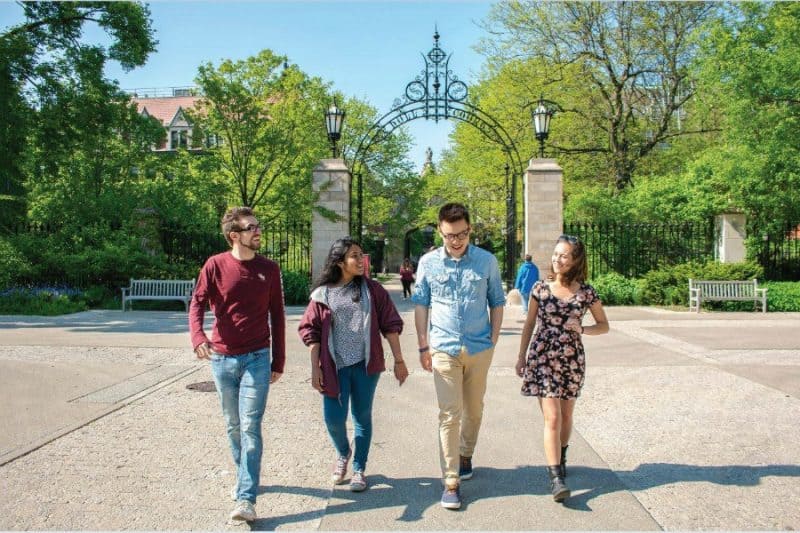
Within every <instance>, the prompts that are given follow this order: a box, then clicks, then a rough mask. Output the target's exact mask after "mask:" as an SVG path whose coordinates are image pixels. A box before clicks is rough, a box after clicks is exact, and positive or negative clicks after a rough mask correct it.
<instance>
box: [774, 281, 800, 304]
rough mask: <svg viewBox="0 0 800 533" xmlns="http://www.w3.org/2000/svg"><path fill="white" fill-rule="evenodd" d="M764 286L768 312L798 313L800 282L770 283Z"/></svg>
mask: <svg viewBox="0 0 800 533" xmlns="http://www.w3.org/2000/svg"><path fill="white" fill-rule="evenodd" d="M766 286H767V288H768V289H769V290H768V291H767V310H768V311H800V282H798V281H770V282H767V284H766Z"/></svg>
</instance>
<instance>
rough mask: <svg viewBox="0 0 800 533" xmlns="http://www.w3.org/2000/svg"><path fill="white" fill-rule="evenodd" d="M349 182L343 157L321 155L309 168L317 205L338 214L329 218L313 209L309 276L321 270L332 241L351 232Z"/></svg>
mask: <svg viewBox="0 0 800 533" xmlns="http://www.w3.org/2000/svg"><path fill="white" fill-rule="evenodd" d="M350 182H351V176H350V171H349V170H348V169H347V166H346V165H345V164H344V160H342V159H323V160H321V161H320V162H319V164H318V165H317V166H316V167H315V168H314V170H313V172H312V179H311V187H312V191H313V193H314V195H315V196H316V195H319V199H318V200H317V204H316V205H317V206H319V207H322V208H323V209H324V210H325V211H327V212H328V213H332V214H335V215H336V216H337V219H336V220H330V219H329V218H326V217H323V216H322V215H321V214H320V213H319V212H318V210H317V209H314V210H313V211H312V215H311V279H312V280H316V279H317V278H318V277H319V275H320V273H321V272H322V267H324V266H325V258H326V257H327V256H328V250H330V248H331V244H332V243H333V241H335V240H336V239H340V238H342V237H344V236H345V235H348V234H349V233H350Z"/></svg>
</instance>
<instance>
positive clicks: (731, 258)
mask: <svg viewBox="0 0 800 533" xmlns="http://www.w3.org/2000/svg"><path fill="white" fill-rule="evenodd" d="M714 233H715V235H714V236H715V239H716V249H715V254H714V255H715V256H716V259H717V261H719V262H720V263H741V262H742V261H744V260H745V259H746V258H747V249H746V247H745V244H744V243H745V239H746V238H747V217H745V215H744V213H736V212H730V213H723V214H721V215H717V216H716V217H714Z"/></svg>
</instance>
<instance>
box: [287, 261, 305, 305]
mask: <svg viewBox="0 0 800 533" xmlns="http://www.w3.org/2000/svg"><path fill="white" fill-rule="evenodd" d="M309 289H310V287H309V281H308V274H307V273H306V272H294V271H291V270H284V271H283V296H284V299H285V301H286V305H306V304H307V303H308V296H309V294H310V291H309Z"/></svg>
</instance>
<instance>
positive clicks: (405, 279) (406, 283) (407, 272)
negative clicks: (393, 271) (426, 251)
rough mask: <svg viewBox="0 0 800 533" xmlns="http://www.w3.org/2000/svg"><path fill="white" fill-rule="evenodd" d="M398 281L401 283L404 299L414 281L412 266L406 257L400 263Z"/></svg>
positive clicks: (408, 294) (409, 293)
mask: <svg viewBox="0 0 800 533" xmlns="http://www.w3.org/2000/svg"><path fill="white" fill-rule="evenodd" d="M400 283H402V284H403V300H406V299H407V298H409V297H410V296H411V284H412V283H414V267H413V266H411V260H410V259H409V258H408V257H406V258H405V259H403V264H402V265H400Z"/></svg>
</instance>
